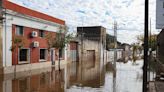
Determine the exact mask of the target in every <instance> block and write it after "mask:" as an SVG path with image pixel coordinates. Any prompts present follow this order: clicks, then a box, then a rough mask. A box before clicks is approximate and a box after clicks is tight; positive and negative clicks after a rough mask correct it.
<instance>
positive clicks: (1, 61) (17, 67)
mask: <svg viewBox="0 0 164 92" xmlns="http://www.w3.org/2000/svg"><path fill="white" fill-rule="evenodd" d="M1 2H2V6H3V8H4V9H3V10H4V11H2V8H1V9H0V11H1V12H0V14H1V13H2V12H3V17H4V19H3V18H1V16H0V19H1V21H0V70H1V68H3V70H4V73H12V72H15V71H16V72H20V71H26V70H30V69H37V68H44V67H49V66H51V62H50V61H55V60H57V57H55V56H56V55H57V50H56V49H55V48H51V50H50V54H49V52H48V44H47V40H46V39H45V36H46V35H48V34H52V36H54V35H55V32H56V31H57V30H59V27H60V26H65V21H63V20H60V19H57V18H54V17H51V16H49V15H46V14H43V13H40V12H37V11H34V10H31V9H28V8H25V7H22V6H19V5H17V4H14V3H12V2H10V1H8V0H1ZM2 20H3V22H2ZM1 36H2V37H1ZM19 46H22V48H18V47H19ZM2 47H3V48H2ZM10 49H11V50H12V52H11V51H10ZM63 52H64V50H63ZM55 54H56V55H55ZM2 55H3V56H2ZM64 57H65V55H64V54H62V59H63V60H64V59H66V58H64Z"/></svg>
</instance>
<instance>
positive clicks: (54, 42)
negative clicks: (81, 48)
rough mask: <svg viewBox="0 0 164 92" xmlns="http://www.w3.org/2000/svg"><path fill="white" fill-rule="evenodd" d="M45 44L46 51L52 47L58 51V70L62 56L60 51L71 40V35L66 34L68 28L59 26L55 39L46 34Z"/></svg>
mask: <svg viewBox="0 0 164 92" xmlns="http://www.w3.org/2000/svg"><path fill="white" fill-rule="evenodd" d="M46 39H47V44H48V50H50V48H52V47H54V48H56V49H58V52H59V55H58V59H59V64H58V65H59V70H60V58H61V56H62V50H63V49H64V48H65V47H66V45H67V44H68V43H69V42H70V40H71V39H72V34H71V33H68V28H67V27H65V26H60V28H59V30H58V31H57V33H56V35H55V37H54V36H53V35H52V34H48V35H47V36H46Z"/></svg>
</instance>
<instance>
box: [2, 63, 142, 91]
mask: <svg viewBox="0 0 164 92" xmlns="http://www.w3.org/2000/svg"><path fill="white" fill-rule="evenodd" d="M136 63H137V64H133V63H132V62H131V61H129V62H127V63H121V62H119V63H117V70H116V71H113V68H112V65H111V64H110V63H106V64H104V63H103V64H102V63H101V62H98V61H97V62H96V61H95V62H94V63H93V62H92V63H90V62H89V61H85V62H72V63H70V64H67V65H64V66H61V70H60V71H59V69H58V67H51V68H47V69H40V70H33V71H27V72H22V73H17V74H9V75H4V76H3V77H2V76H1V77H0V92H142V65H143V61H142V60H139V61H136Z"/></svg>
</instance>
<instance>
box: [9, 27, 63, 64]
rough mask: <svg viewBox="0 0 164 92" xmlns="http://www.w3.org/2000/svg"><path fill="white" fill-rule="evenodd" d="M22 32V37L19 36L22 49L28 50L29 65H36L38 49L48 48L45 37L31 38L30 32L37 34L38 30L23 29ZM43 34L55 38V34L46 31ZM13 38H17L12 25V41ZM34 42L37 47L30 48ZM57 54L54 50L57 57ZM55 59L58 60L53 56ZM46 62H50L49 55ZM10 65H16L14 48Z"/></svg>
mask: <svg viewBox="0 0 164 92" xmlns="http://www.w3.org/2000/svg"><path fill="white" fill-rule="evenodd" d="M23 31H24V34H23V36H19V37H20V38H22V39H23V40H24V45H23V48H28V49H30V63H38V62H39V53H40V52H39V49H40V48H44V49H47V48H48V45H47V40H46V38H45V37H43V38H42V37H39V36H38V37H31V33H32V31H36V32H37V33H38V34H39V29H34V28H29V27H24V29H23ZM44 32H45V35H47V34H48V33H50V34H52V35H53V36H55V34H56V33H55V32H49V31H46V30H44ZM14 37H17V35H16V25H12V39H14ZM34 41H37V42H39V47H36V48H34V47H32V46H31V44H32V42H34ZM12 45H13V44H12ZM49 53H50V52H49ZM57 53H58V50H57V49H55V55H57ZM55 59H56V60H58V56H55ZM62 59H64V56H63V57H62ZM47 61H50V54H48V55H47ZM12 64H13V65H15V64H18V48H16V49H15V50H14V51H13V52H12Z"/></svg>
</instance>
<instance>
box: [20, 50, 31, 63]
mask: <svg viewBox="0 0 164 92" xmlns="http://www.w3.org/2000/svg"><path fill="white" fill-rule="evenodd" d="M21 49H26V50H27V52H28V54H29V55H28V56H27V59H28V61H20V58H19V57H20V48H19V49H18V64H27V63H30V58H31V57H30V55H31V53H30V52H31V51H30V48H21Z"/></svg>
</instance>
